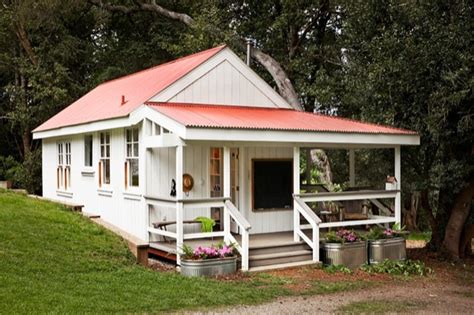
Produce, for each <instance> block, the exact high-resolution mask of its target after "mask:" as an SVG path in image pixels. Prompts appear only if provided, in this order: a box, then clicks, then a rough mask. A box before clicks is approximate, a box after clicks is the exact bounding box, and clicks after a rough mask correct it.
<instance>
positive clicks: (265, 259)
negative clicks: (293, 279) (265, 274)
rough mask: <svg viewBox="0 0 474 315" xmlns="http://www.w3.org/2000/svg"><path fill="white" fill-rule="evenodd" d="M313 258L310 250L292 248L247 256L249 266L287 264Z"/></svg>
mask: <svg viewBox="0 0 474 315" xmlns="http://www.w3.org/2000/svg"><path fill="white" fill-rule="evenodd" d="M312 258H313V253H312V251H310V250H307V249H303V250H292V251H289V252H276V253H275V252H274V253H272V254H260V255H251V256H249V267H250V268H254V267H262V266H271V265H279V264H287V263H294V262H301V261H308V260H311V259H312Z"/></svg>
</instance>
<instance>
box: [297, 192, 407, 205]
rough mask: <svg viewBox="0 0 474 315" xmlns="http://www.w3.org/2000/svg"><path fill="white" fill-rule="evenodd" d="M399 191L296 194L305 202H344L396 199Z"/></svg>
mask: <svg viewBox="0 0 474 315" xmlns="http://www.w3.org/2000/svg"><path fill="white" fill-rule="evenodd" d="M399 192H400V191H399V190H360V191H343V192H322V193H310V194H295V195H294V197H299V198H300V199H301V200H303V201H305V202H323V201H342V200H365V199H380V198H395V197H396V195H397V193H399Z"/></svg>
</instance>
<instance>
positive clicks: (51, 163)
mask: <svg viewBox="0 0 474 315" xmlns="http://www.w3.org/2000/svg"><path fill="white" fill-rule="evenodd" d="M107 132H109V133H110V150H111V157H110V169H111V174H110V182H111V183H110V185H102V187H100V188H99V178H98V176H99V174H98V162H99V156H100V153H99V152H100V147H99V132H94V133H90V134H91V135H93V166H92V168H86V167H84V136H85V134H80V135H73V136H69V137H61V138H48V139H43V142H42V149H43V196H44V197H46V198H49V199H53V200H58V201H65V202H72V203H77V204H81V205H84V209H83V211H84V212H87V213H90V214H97V215H100V217H101V218H102V219H104V220H105V221H107V222H109V223H111V224H113V225H115V226H117V227H119V228H121V229H123V230H125V231H126V232H128V233H130V234H132V235H134V236H136V237H138V238H140V239H142V240H147V238H148V233H147V231H146V222H147V218H146V211H145V206H144V201H143V198H142V197H141V195H142V191H141V189H142V188H143V184H144V179H143V175H142V174H144V173H143V172H142V171H140V175H141V176H140V187H139V188H137V189H126V188H125V182H124V177H125V170H124V163H125V132H124V129H122V128H120V129H113V130H107ZM141 138H142V133H140V139H141ZM60 141H68V142H70V143H71V183H70V184H71V185H70V187H69V188H68V189H67V190H66V191H62V190H57V183H56V168H57V159H58V158H57V154H58V153H57V143H58V142H60ZM140 142H141V140H140ZM140 158H141V159H142V156H141V157H140Z"/></svg>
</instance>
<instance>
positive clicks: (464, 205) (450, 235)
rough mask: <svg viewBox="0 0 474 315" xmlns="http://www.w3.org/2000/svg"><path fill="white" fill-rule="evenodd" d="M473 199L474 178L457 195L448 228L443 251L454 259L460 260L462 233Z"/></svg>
mask: <svg viewBox="0 0 474 315" xmlns="http://www.w3.org/2000/svg"><path fill="white" fill-rule="evenodd" d="M473 197H474V177H473V178H471V179H470V181H469V183H468V184H467V185H466V186H465V187H464V188H463V189H462V190H461V191H460V192H459V193H458V194H457V195H456V198H455V200H454V204H453V207H452V210H451V215H450V216H449V221H448V224H447V226H446V232H445V235H444V240H443V249H444V250H445V251H446V252H447V253H448V254H450V255H451V257H452V258H459V247H460V240H461V233H462V231H463V229H464V224H465V223H466V219H467V218H468V216H469V211H470V210H471V204H472V198H473Z"/></svg>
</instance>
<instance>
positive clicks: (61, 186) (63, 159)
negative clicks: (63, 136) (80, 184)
mask: <svg viewBox="0 0 474 315" xmlns="http://www.w3.org/2000/svg"><path fill="white" fill-rule="evenodd" d="M56 157H57V160H56V190H57V191H63V192H69V191H70V188H71V186H72V185H71V182H72V181H71V177H72V176H71V164H72V146H71V141H70V140H61V141H58V142H56Z"/></svg>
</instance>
